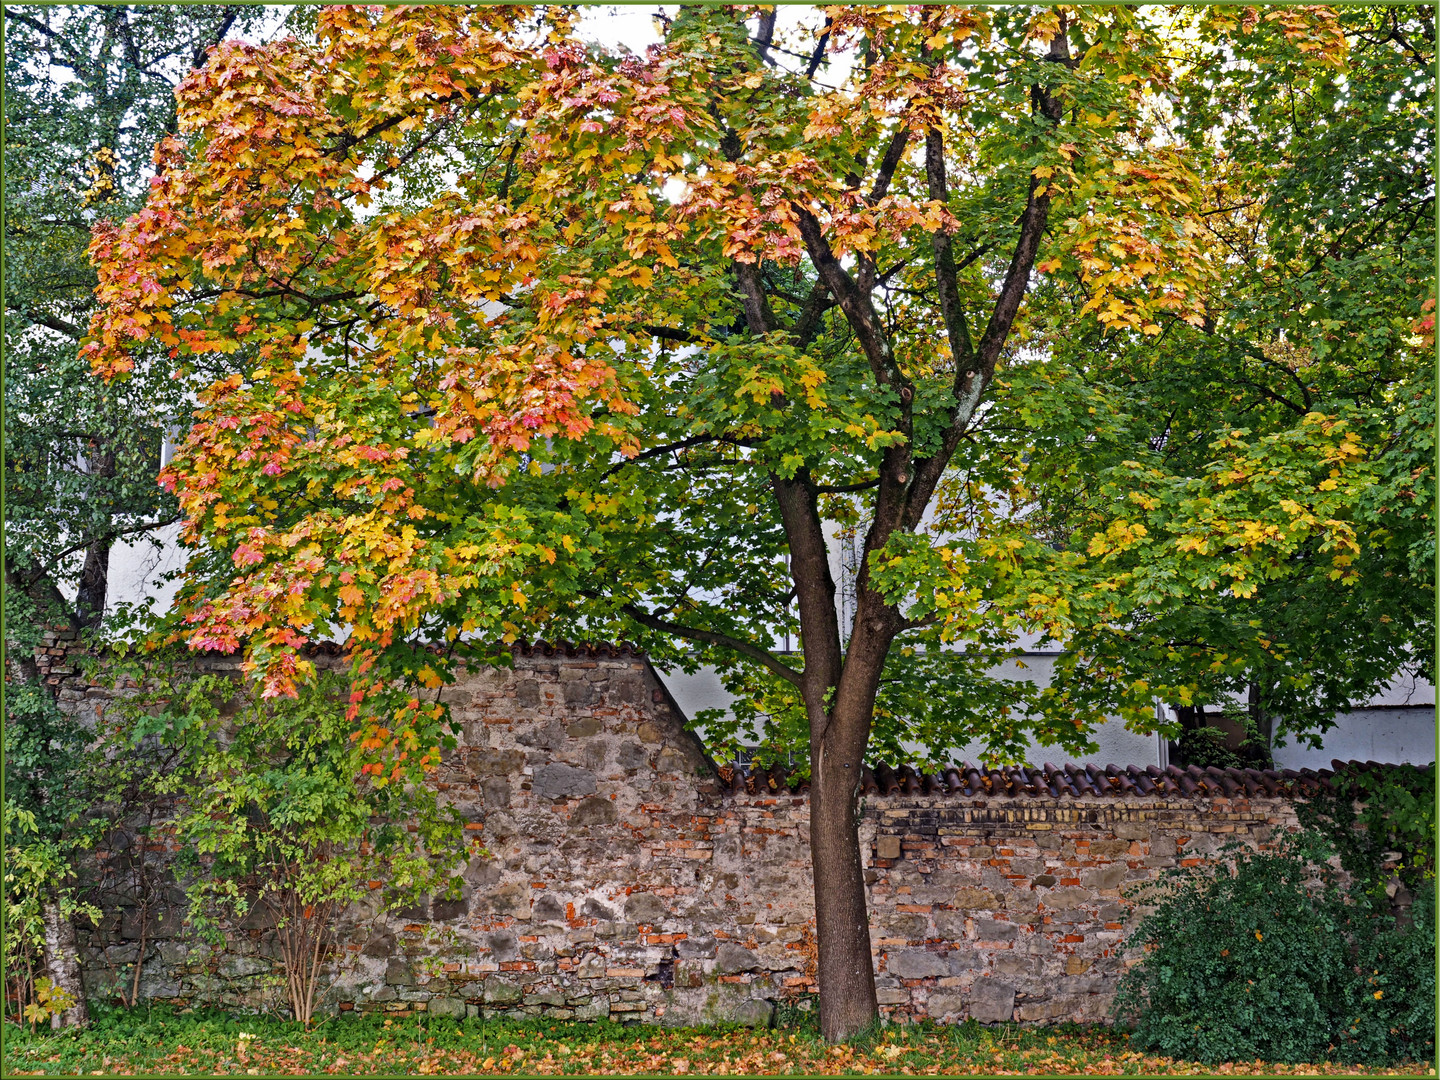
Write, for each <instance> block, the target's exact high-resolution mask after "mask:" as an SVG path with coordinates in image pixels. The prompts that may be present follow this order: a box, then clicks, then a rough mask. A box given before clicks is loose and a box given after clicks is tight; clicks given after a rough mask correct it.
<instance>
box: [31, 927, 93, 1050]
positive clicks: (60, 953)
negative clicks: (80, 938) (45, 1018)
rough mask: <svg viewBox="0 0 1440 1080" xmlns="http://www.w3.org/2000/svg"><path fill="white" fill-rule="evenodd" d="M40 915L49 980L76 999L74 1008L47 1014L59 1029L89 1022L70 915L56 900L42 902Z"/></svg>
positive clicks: (53, 1026) (55, 1027)
mask: <svg viewBox="0 0 1440 1080" xmlns="http://www.w3.org/2000/svg"><path fill="white" fill-rule="evenodd" d="M42 918H43V919H44V921H45V966H46V968H47V969H48V970H49V972H50V981H51V983H52V984H53V985H55V986H58V987H59V988H60V989H62V990H64V991H66V992H67V993H69V994H70V995H71V996H72V997H74V999H75V1005H74V1007H73V1008H70V1009H66V1010H65V1011H64V1012H63V1013H56V1014H55V1015H54V1016H52V1017H51V1018H50V1026H51V1027H52V1028H54V1029H56V1030H57V1031H58V1030H59V1029H60V1028H67V1027H78V1026H80V1025H82V1024H88V1023H89V1022H90V1010H89V1008H87V1007H86V1005H85V989H84V987H83V986H82V985H81V982H80V956H79V949H78V947H77V946H76V944H75V926H74V924H73V923H71V921H70V918H69V916H67V915H64V914H62V913H61V910H60V904H59V902H58V901H56V900H52V901H51V902H50V903H47V904H46V905H45V910H44V913H43V915H42Z"/></svg>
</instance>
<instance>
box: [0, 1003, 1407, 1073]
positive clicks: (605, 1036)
mask: <svg viewBox="0 0 1440 1080" xmlns="http://www.w3.org/2000/svg"><path fill="white" fill-rule="evenodd" d="M784 1019H787V1020H790V1021H793V1022H791V1023H784V1024H782V1025H781V1026H780V1027H779V1028H777V1029H775V1030H770V1031H765V1030H761V1031H754V1030H748V1029H730V1028H705V1029H697V1028H654V1027H622V1026H620V1025H617V1024H611V1023H582V1022H574V1021H570V1022H557V1023H543V1022H531V1023H525V1024H520V1023H513V1022H504V1021H499V1020H466V1021H459V1022H457V1021H453V1020H439V1019H435V1020H429V1021H427V1020H425V1019H424V1018H415V1017H406V1018H403V1019H384V1018H381V1017H378V1016H370V1017H363V1018H359V1017H346V1018H343V1019H330V1020H327V1021H324V1022H320V1023H317V1024H316V1025H315V1026H314V1027H313V1028H312V1029H311V1030H310V1031H305V1030H303V1029H302V1028H300V1027H298V1026H297V1025H295V1024H292V1023H289V1022H288V1021H280V1020H275V1019H269V1018H264V1017H244V1018H239V1019H236V1018H234V1017H230V1016H226V1015H223V1014H218V1013H198V1012H196V1013H189V1014H180V1013H175V1012H172V1011H169V1010H161V1009H154V1010H152V1011H149V1012H147V1011H146V1010H145V1009H137V1010H133V1011H123V1010H113V1011H104V1012H100V1013H98V1014H97V1016H96V1019H95V1023H94V1024H93V1025H92V1026H91V1027H90V1028H89V1029H87V1030H83V1031H78V1032H74V1031H72V1032H62V1033H58V1034H53V1035H52V1034H49V1033H41V1034H39V1035H32V1034H30V1033H29V1032H28V1030H24V1029H21V1028H18V1027H16V1026H15V1025H13V1024H6V1025H5V1029H4V1035H5V1039H4V1042H5V1056H4V1061H3V1066H4V1072H5V1074H6V1075H9V1076H25V1075H32V1076H37V1075H48V1076H64V1075H70V1076H75V1075H105V1076H128V1075H156V1074H159V1075H177V1076H186V1075H188V1076H212V1075H235V1076H245V1075H251V1076H272V1075H305V1074H326V1073H329V1074H333V1075H337V1076H377V1075H379V1076H383V1075H411V1076H415V1075H420V1076H445V1075H473V1074H481V1075H511V1076H527V1075H552V1074H571V1075H575V1074H599V1075H633V1074H656V1073H660V1074H671V1075H676V1074H702V1073H703V1074H710V1075H744V1074H752V1075H753V1074H786V1073H791V1074H817V1073H823V1074H834V1075H847V1076H855V1075H905V1076H927V1075H1002V1074H1018V1075H1053V1074H1057V1073H1061V1074H1064V1073H1073V1074H1084V1075H1095V1076H1101V1075H1130V1076H1134V1075H1197V1074H1204V1075H1216V1074H1220V1075H1294V1076H1318V1075H1326V1076H1343V1075H1366V1076H1373V1075H1391V1076H1427V1075H1428V1076H1433V1075H1435V1070H1434V1069H1433V1068H1432V1067H1431V1064H1430V1063H1429V1062H1425V1063H1421V1064H1415V1065H1409V1066H1402V1067H1399V1068H1395V1069H1388V1070H1375V1069H1367V1068H1358V1067H1353V1066H1344V1065H1336V1064H1330V1063H1320V1064H1314V1065H1270V1064H1267V1063H1265V1062H1259V1061H1255V1062H1237V1063H1232V1064H1224V1065H1218V1066H1205V1065H1200V1064H1197V1063H1195V1062H1184V1061H1174V1060H1172V1059H1170V1058H1163V1057H1156V1056H1154V1055H1150V1054H1143V1053H1140V1052H1137V1051H1133V1050H1131V1049H1130V1046H1129V1042H1128V1037H1127V1036H1126V1035H1125V1033H1124V1032H1120V1031H1115V1030H1111V1029H1105V1028H1080V1027H1073V1026H1067V1027H1064V1028H1049V1029H1034V1028H1030V1029H1020V1028H996V1029H991V1028H983V1027H980V1026H979V1025H978V1024H973V1023H972V1024H964V1025H959V1026H952V1027H945V1026H935V1025H930V1024H924V1025H908V1026H900V1025H892V1026H890V1027H887V1028H885V1029H884V1030H882V1031H881V1032H879V1033H878V1034H876V1035H874V1036H872V1037H870V1038H866V1039H862V1040H858V1041H857V1042H856V1043H854V1044H852V1045H847V1046H827V1045H826V1044H825V1043H824V1042H823V1041H821V1039H820V1038H819V1034H818V1032H817V1031H816V1029H815V1027H814V1024H813V1021H812V1020H811V1019H810V1017H808V1016H806V1015H805V1014H803V1013H794V1012H792V1013H791V1014H790V1015H789V1016H788V1017H785V1018H784Z"/></svg>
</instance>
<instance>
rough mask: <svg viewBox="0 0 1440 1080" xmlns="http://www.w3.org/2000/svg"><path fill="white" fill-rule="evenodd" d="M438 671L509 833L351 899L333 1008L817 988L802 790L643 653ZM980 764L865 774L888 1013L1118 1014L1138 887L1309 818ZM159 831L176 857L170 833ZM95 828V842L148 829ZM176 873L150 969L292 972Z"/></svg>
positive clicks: (1257, 801)
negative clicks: (726, 764)
mask: <svg viewBox="0 0 1440 1080" xmlns="http://www.w3.org/2000/svg"><path fill="white" fill-rule="evenodd" d="M215 663H216V664H217V666H221V667H233V666H235V665H236V661H234V660H233V659H227V660H217V661H216V662H215ZM57 666H58V665H57ZM447 694H448V697H449V702H450V705H451V708H452V710H453V715H454V717H455V719H456V720H458V721H459V722H460V723H461V725H462V726H463V731H464V734H463V737H462V738H461V740H460V744H459V746H458V748H457V749H456V750H455V751H454V752H453V753H452V754H451V755H450V756H449V757H448V758H447V759H446V760H445V762H444V763H443V765H442V767H441V769H440V770H439V772H438V775H437V777H436V783H437V785H438V787H439V790H440V792H441V794H442V797H443V798H445V799H447V800H449V801H450V802H452V803H454V804H455V805H456V806H457V807H458V808H459V809H460V811H461V813H462V814H463V815H464V817H465V818H466V820H467V821H468V822H469V826H468V828H469V831H471V832H473V833H474V834H475V835H476V836H478V837H479V838H480V839H481V840H483V842H484V844H485V845H486V846H487V847H488V849H489V851H490V853H491V855H490V857H489V858H476V859H475V860H473V861H472V862H471V864H470V865H469V867H468V869H467V870H466V872H465V875H464V877H465V890H464V895H463V897H462V899H460V900H459V901H453V902H447V901H440V900H436V901H433V902H428V903H425V904H422V905H421V906H419V907H416V908H412V909H409V910H405V911H401V912H396V913H392V914H391V915H389V916H388V917H376V916H375V914H374V912H371V911H355V912H351V913H350V915H349V916H348V920H347V924H346V928H345V946H344V949H343V957H342V959H341V960H340V962H339V963H338V967H337V972H336V979H335V982H334V984H333V986H331V988H330V990H329V991H328V993H327V995H326V998H325V1004H326V1007H327V1008H329V1009H339V1010H341V1011H349V1010H360V1011H372V1010H383V1011H388V1012H405V1011H418V1010H426V1011H429V1012H431V1013H436V1014H440V1015H445V1016H455V1017H459V1016H465V1015H470V1016H474V1015H478V1014H480V1013H482V1012H483V1013H485V1014H487V1015H489V1014H492V1013H520V1014H528V1015H549V1016H553V1017H556V1018H562V1017H563V1018H570V1017H575V1018H585V1017H605V1016H608V1017H611V1018H613V1019H619V1020H643V1021H647V1022H660V1023H694V1022H705V1021H723V1020H738V1021H745V1022H763V1021H764V1020H765V1019H767V1018H768V1017H769V1016H770V1015H771V1013H772V1010H773V1008H774V1003H776V1002H779V1001H782V1000H785V999H800V1000H804V999H805V996H806V995H809V994H812V993H814V991H815V983H814V966H815V941H814V934H813V909H812V896H811V884H810V873H809V854H808V849H807V829H808V824H807V818H808V805H807V796H806V794H805V791H804V790H803V789H801V790H796V791H792V790H790V789H789V788H788V787H786V786H785V785H784V784H783V783H781V784H778V785H777V784H776V783H775V782H773V781H772V780H771V779H770V778H769V777H767V776H766V775H765V774H760V775H758V776H755V777H751V778H749V780H748V782H746V783H743V784H742V783H740V782H739V781H738V780H736V778H734V777H733V776H732V775H730V774H728V773H720V772H717V771H716V770H715V768H714V766H713V764H712V763H711V762H710V761H709V760H708V759H707V757H706V756H705V753H704V751H703V749H702V748H701V746H700V744H699V742H698V741H697V740H696V738H695V737H694V736H693V735H692V734H690V733H689V732H687V731H686V730H685V729H684V726H683V717H682V716H681V715H680V713H679V710H678V708H677V707H676V706H675V705H674V703H673V701H672V700H671V699H670V697H669V695H668V693H667V692H666V690H665V689H664V686H663V685H662V684H661V683H660V682H659V680H658V679H657V678H656V676H655V674H654V672H653V671H652V670H651V668H650V667H649V665H648V663H647V662H646V661H645V659H644V658H643V657H641V656H639V655H636V654H635V653H633V652H630V651H628V650H625V649H595V650H580V651H576V650H569V651H562V652H556V651H553V650H547V649H545V648H540V647H537V648H534V649H528V648H522V649H517V651H516V656H515V667H514V669H513V670H501V669H495V670H481V671H475V672H472V673H470V674H469V675H468V676H466V677H465V678H463V679H462V680H461V681H460V682H459V683H457V684H456V685H455V686H454V687H451V688H450V689H449V690H447ZM61 698H62V701H64V702H66V703H67V706H68V707H70V708H73V709H83V710H86V711H88V712H90V713H91V715H97V714H99V713H102V712H103V708H104V700H103V699H104V694H103V693H102V692H100V691H97V690H95V689H94V688H90V687H85V686H80V685H76V684H74V681H73V679H72V681H71V682H69V683H65V684H64V685H62V687H61ZM972 775H974V774H972ZM972 786H973V787H974V788H979V789H981V790H979V791H972ZM972 786H964V787H962V786H960V785H952V786H951V787H950V788H949V790H948V793H947V792H946V790H945V786H944V785H940V786H939V787H938V788H937V785H935V784H934V783H928V784H925V785H920V784H916V783H907V784H905V785H903V786H901V787H900V789H899V790H894V791H893V793H892V794H888V795H885V794H879V793H877V792H876V790H875V788H876V787H877V785H875V784H872V785H871V793H870V794H868V795H867V796H866V797H865V799H864V801H863V804H862V825H861V842H862V848H863V852H864V857H865V859H866V863H867V866H866V880H867V882H868V883H869V887H870V909H871V941H872V945H873V948H874V952H875V966H876V972H877V979H878V987H879V998H880V1002H881V1007H882V1010H883V1011H884V1013H885V1014H886V1015H887V1016H889V1017H891V1018H894V1019H905V1018H919V1017H932V1018H935V1019H946V1020H953V1019H960V1018H965V1017H974V1018H976V1019H979V1020H982V1021H986V1022H993V1021H1001V1020H1019V1021H1051V1020H1059V1019H1077V1020H1101V1019H1104V1018H1105V1015H1106V1012H1107V1009H1108V1005H1109V1002H1110V999H1111V997H1112V995H1113V993H1114V991H1115V986H1116V982H1117V980H1118V978H1119V976H1120V974H1121V973H1122V972H1123V971H1124V969H1125V967H1126V965H1127V963H1130V962H1133V959H1134V957H1133V956H1132V955H1130V954H1128V953H1127V952H1126V949H1125V931H1126V927H1127V923H1126V921H1125V919H1126V915H1127V913H1128V912H1130V911H1131V910H1133V904H1134V902H1135V901H1134V898H1133V892H1134V890H1135V888H1136V887H1138V886H1141V885H1143V884H1144V883H1145V882H1148V881H1152V880H1154V878H1155V876H1156V875H1157V874H1158V873H1159V872H1160V871H1161V870H1162V869H1163V868H1165V867H1169V866H1174V865H1176V864H1177V863H1180V864H1186V863H1194V862H1196V861H1198V860H1201V859H1204V858H1206V857H1208V856H1209V855H1210V854H1211V853H1212V852H1213V851H1215V850H1216V849H1217V847H1218V846H1219V845H1220V844H1222V843H1224V842H1225V841H1228V840H1232V839H1234V840H1242V841H1245V842H1248V843H1264V842H1265V841H1266V840H1267V839H1268V838H1269V837H1270V836H1271V834H1272V833H1273V832H1274V831H1275V830H1276V829H1277V828H1288V827H1291V826H1293V824H1294V815H1293V812H1292V809H1291V806H1290V803H1289V801H1288V799H1286V798H1285V797H1283V796H1264V795H1261V794H1251V795H1249V796H1247V795H1245V794H1243V792H1236V793H1234V794H1232V795H1230V796H1227V797H1219V796H1213V797H1212V794H1204V795H1202V794H1198V793H1197V794H1194V795H1188V796H1187V795H1183V794H1180V793H1178V792H1174V791H1172V793H1171V794H1168V795H1166V794H1162V793H1160V792H1159V791H1155V792H1152V793H1151V794H1149V795H1144V794H1141V793H1140V792H1139V791H1137V790H1135V789H1134V788H1133V786H1132V788H1131V790H1130V791H1129V793H1128V794H1123V795H1118V794H1117V795H1104V796H1095V795H1086V796H1070V795H1065V796H1055V795H1053V794H1049V793H1046V794H1028V793H1021V794H1017V795H1002V794H999V791H1001V790H1002V789H1004V788H1005V785H1003V784H996V785H990V786H991V787H993V788H994V791H995V793H994V794H987V793H985V792H984V790H983V788H984V787H985V786H986V785H983V784H980V783H979V782H978V781H977V782H976V783H975V784H974V785H972ZM1192 786H1193V785H1192ZM1227 786H1230V787H1233V786H1234V785H1233V784H1230V785H1227ZM1251 786H1252V787H1253V786H1254V785H1251ZM889 787H890V788H891V789H892V790H893V789H894V788H895V787H896V785H895V784H894V783H891V784H890V785H889ZM1172 787H1173V785H1172ZM906 788H909V789H910V790H911V793H909V794H906V793H905V789H906ZM737 789H738V790H737ZM926 789H928V790H929V791H930V793H929V794H926V793H925V790H926ZM1201 790H1204V789H1201ZM1219 790H1220V789H1219V786H1218V785H1212V792H1214V791H1219ZM149 846H150V849H151V851H150V854H149V856H148V857H150V858H152V859H161V860H163V859H164V858H165V856H166V852H165V847H166V844H165V842H164V841H163V839H160V840H156V839H152V841H151V843H150V845H149ZM97 854H98V860H99V863H100V864H101V865H102V866H103V864H104V863H105V861H106V860H107V859H123V858H133V857H134V855H135V853H134V852H130V853H126V852H122V851H102V852H99V853H97ZM141 857H146V856H144V855H143V854H142V855H141ZM162 894H163V902H162V903H161V904H160V905H159V906H158V907H157V908H156V909H155V910H152V911H150V912H149V913H148V917H147V920H146V923H145V929H146V945H145V948H144V957H143V964H144V968H143V974H144V977H143V979H142V982H141V992H142V996H148V997H151V998H156V999H171V1000H175V1001H178V1002H199V1001H214V1002H218V1003H221V1004H229V1005H245V1006H252V1007H253V1006H258V1005H262V1004H264V1003H265V1002H266V1001H267V1000H278V993H277V990H276V975H277V974H278V967H277V965H276V964H275V957H276V955H277V952H276V949H275V942H274V933H273V930H271V929H270V928H268V927H267V926H266V925H265V924H264V922H263V920H262V919H259V918H258V917H256V918H255V919H254V920H253V921H251V922H247V923H245V924H242V925H240V926H238V927H235V928H233V930H232V932H231V934H230V936H229V942H230V944H229V946H228V947H227V949H225V950H223V951H221V952H214V951H211V950H209V949H208V948H207V947H205V946H203V945H200V944H198V943H195V942H192V941H188V940H187V939H186V938H185V936H184V934H185V931H184V927H183V925H182V920H181V919H180V918H179V912H180V911H181V910H182V909H181V907H180V906H179V902H180V900H181V894H180V893H179V892H178V890H176V889H175V888H174V887H173V886H171V887H169V889H168V891H165V890H162ZM109 904H110V906H111V909H112V910H111V914H110V915H109V916H108V917H107V919H106V921H105V923H104V924H102V926H101V927H99V928H90V927H89V926H88V924H85V925H83V926H81V927H80V931H79V932H80V937H81V939H82V942H83V945H84V950H85V959H86V965H87V972H88V974H87V978H88V980H89V982H90V985H91V987H92V988H93V989H94V990H95V991H96V992H101V993H104V992H108V991H109V989H110V988H111V987H112V986H114V985H115V984H116V983H117V982H121V981H124V982H126V983H127V984H128V978H129V973H130V971H131V970H132V969H131V967H130V965H131V964H133V962H134V961H135V960H136V959H137V957H138V954H139V953H140V942H139V938H140V931H141V919H140V918H139V917H138V914H137V912H136V910H135V908H134V905H133V901H131V902H128V903H127V901H126V898H125V897H124V896H123V895H120V896H116V895H112V896H111V897H110V900H109Z"/></svg>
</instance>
